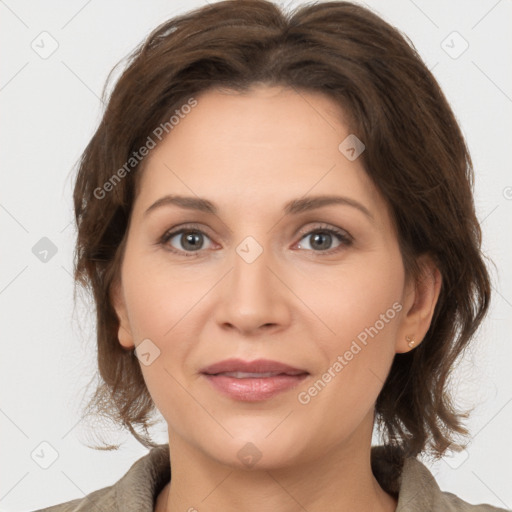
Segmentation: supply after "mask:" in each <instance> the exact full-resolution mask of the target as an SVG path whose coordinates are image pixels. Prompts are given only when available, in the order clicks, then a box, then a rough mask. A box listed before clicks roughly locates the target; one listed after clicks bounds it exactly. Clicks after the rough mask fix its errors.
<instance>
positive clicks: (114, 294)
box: [110, 281, 135, 350]
mask: <svg viewBox="0 0 512 512" xmlns="http://www.w3.org/2000/svg"><path fill="white" fill-rule="evenodd" d="M110 300H111V303H112V307H113V308H114V310H115V312H116V315H117V319H118V322H119V327H118V334H117V338H118V341H119V343H120V344H121V346H122V347H123V348H125V349H126V350H132V349H133V348H134V347H135V344H134V343H133V337H132V334H131V328H130V323H129V321H128V314H127V311H126V304H125V301H124V297H123V292H122V289H121V284H120V283H119V281H115V282H114V283H112V286H111V292H110Z"/></svg>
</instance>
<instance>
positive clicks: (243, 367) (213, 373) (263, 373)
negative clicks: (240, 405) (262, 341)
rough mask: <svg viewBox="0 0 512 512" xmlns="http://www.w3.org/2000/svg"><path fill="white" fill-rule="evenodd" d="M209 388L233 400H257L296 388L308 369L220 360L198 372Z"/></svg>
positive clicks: (255, 362) (268, 363)
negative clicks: (210, 386) (208, 384)
mask: <svg viewBox="0 0 512 512" xmlns="http://www.w3.org/2000/svg"><path fill="white" fill-rule="evenodd" d="M200 373H201V374H202V375H204V376H205V378H206V379H207V380H208V382H209V383H210V384H211V385H212V387H213V388H214V389H215V390H216V391H218V392H220V393H221V394H223V395H225V396H228V397H229V398H232V399H234V400H240V401H244V402H260V401H262V400H268V399H270V398H272V397H273V396H275V395H277V394H279V393H282V392H284V391H287V390H290V389H292V388H294V387H296V386H297V385H298V384H299V383H300V382H301V381H303V380H304V379H305V378H306V377H307V376H308V375H309V372H307V371H306V370H302V369H299V368H295V367H292V366H289V365H286V364H283V363H279V362H277V361H270V360H267V359H258V360H255V361H243V360H241V359H228V360H225V361H220V362H219V363H215V364H213V365H210V366H208V367H206V368H203V369H202V370H201V372H200Z"/></svg>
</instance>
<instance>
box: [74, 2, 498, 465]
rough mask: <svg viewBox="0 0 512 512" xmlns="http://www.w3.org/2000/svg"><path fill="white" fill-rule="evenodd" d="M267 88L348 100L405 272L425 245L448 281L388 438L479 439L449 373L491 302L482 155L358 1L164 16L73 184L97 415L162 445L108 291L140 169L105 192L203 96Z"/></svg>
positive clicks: (388, 31) (407, 368)
mask: <svg viewBox="0 0 512 512" xmlns="http://www.w3.org/2000/svg"><path fill="white" fill-rule="evenodd" d="M258 83H261V84H269V85H284V86H288V87H292V88H293V89H295V90H297V91H301V90H302V91H315V92H321V93H324V94H326V95H328V96H329V97H330V98H332V99H333V100H334V101H336V102H337V103H338V104H340V106H341V107H342V108H343V109H344V112H345V113H347V114H348V116H349V119H350V129H351V132H352V133H354V134H357V136H358V138H360V139H361V140H362V141H363V142H364V144H365V145H366V150H365V152H364V153H363V155H362V158H363V164H364V167H365V169H366V171H367V173H368V175H369V176H370V178H371V179H372V180H373V182H374V183H375V185H376V186H377V188H378V189H379V191H380V192H381V194H382V195H383V197H384V198H385V199H386V201H387V202H388V204H389V206H390V208H391V212H392V215H393V220H394V223H395V225H396V228H397V233H398V238H399V244H400V248H401V252H402V255H403V261H404V266H405V270H406V273H407V275H409V276H410V275H412V276H414V277H418V276H419V275H420V271H421V269H420V268H419V267H418V265H417V264H416V258H417V257H418V256H419V255H421V254H425V253H428V254H430V255H431V257H432V258H433V259H434V261H435V263H436V264H437V266H438V268H439V270H440V272H441V275H442V288H441V292H440V297H439V300H438V303H437V305H436V308H435V311H434V316H433V319H432V322H431V325H430V328H429V330H428V332H427V334H426V337H425V339H424V340H423V342H422V343H421V344H420V345H419V346H418V347H417V348H415V349H414V350H412V351H410V352H407V353H404V354H397V355H396V356H395V358H394V361H393V364H392V367H391V371H390V373H389V376H388V378H387V380H386V382H385V383H384V386H383V389H382V391H381V393H380V395H379V397H378V399H377V403H376V409H375V412H376V420H377V422H378V426H379V428H380V429H381V433H382V434H383V436H384V439H385V444H386V446H391V445H394V446H398V447H399V448H400V452H401V454H402V457H403V456H416V455H417V454H419V453H420V452H423V451H426V450H430V451H431V452H432V453H433V454H434V456H438V457H440V456H441V455H442V454H443V453H444V452H445V451H446V449H447V448H448V447H449V446H450V444H452V443H453V445H452V446H451V448H453V449H455V450H457V449H460V446H461V445H459V444H457V443H455V442H454V435H456V434H459V435H462V436H464V435H468V431H467V430H466V428H465V427H464V426H463V425H462V418H464V417H467V413H464V414H461V413H459V412H457V411H456V409H455V407H454V404H453V402H452V400H451V398H450V395H449V394H448V393H447V383H448V378H449V376H450V374H451V370H452V368H453V367H454V365H455V362H456V361H457V360H458V358H459V356H461V355H462V353H463V351H464V349H465V348H466V346H467V345H468V342H469V341H470V339H471V338H472V337H473V335H474V333H475V331H476V329H477V327H478V326H479V324H480V323H481V321H482V319H483V317H484V315H485V313H486V311H487V309H488V306H489V300H490V280H489V275H488V272H487V270H486V267H485V264H484V261H483V256H482V253H481V250H480V246H481V231H480V226H479V223H478V220H477V218H476V215H475V210H474V203H473V196H472V188H473V171H472V163H471V159H470V156H469V153H468V150H467V148H466V145H465V141H464V138H463V135H462V133H461V131H460V129H459V126H458V124H457V122H456V119H455V117H454V114H453V112H452V110H451V109H450V107H449V105H448V103H447V101H446V99H445V96H444V95H443V93H442V91H441V90H440V88H439V85H438V84H437V82H436V80H435V79H434V77H433V75H432V74H431V73H430V71H429V70H428V69H427V67H426V66H425V64H424V63H423V62H422V60H421V59H420V57H419V56H418V54H417V52H416V50H415V49H414V47H413V45H412V43H408V42H407V40H406V39H405V38H404V36H402V35H401V34H400V32H399V31H398V30H397V29H395V28H393V27H392V26H390V25H389V24H387V23H386V22H384V21H383V20H382V19H381V18H380V17H378V16H377V15H376V14H374V13H372V12H371V11H370V10H368V9H365V8H363V7H360V6H358V5H355V4H352V3H349V2H325V3H320V4H309V5H307V4H306V5H303V6H300V7H299V8H297V9H296V10H295V11H294V12H292V13H289V14H286V13H283V12H281V11H280V10H279V9H278V7H277V6H275V5H274V4H272V3H270V2H267V1H264V0H243V1H230V0H228V1H222V2H218V3H215V4H213V5H208V6H205V7H203V8H200V9H198V10H195V11H193V12H190V13H187V14H184V15H181V16H179V17H176V18H174V19H171V20H169V21H167V22H165V23H163V24H162V25H160V26H159V27H157V28H156V29H155V30H154V31H153V32H152V33H151V34H150V35H149V36H148V38H147V40H146V41H145V42H143V43H142V44H141V45H140V46H139V47H137V48H136V49H135V51H134V52H133V53H132V54H131V55H130V56H129V61H128V64H127V67H126V69H125V71H124V72H123V74H122V76H121V77H120V78H119V80H118V81H117V83H116V85H115V87H114V89H113V91H112V92H111V94H110V97H109V98H108V103H107V106H106V110H105V112H104V115H103V118H102V120H101V123H100V125H99V127H98V129H97V131H96V133H95V134H94V136H93V137H92V140H91V141H90V143H89V145H88V146H87V148H86V150H85V152H84V153H83V155H82V158H81V161H80V164H79V169H78V175H77V180H76V186H75V190H74V204H75V214H76V222H77V226H78V237H77V244H76V252H75V279H76V282H77V283H80V284H81V285H82V286H84V287H85V288H87V289H90V290H91V291H92V294H93V297H94V300H95V304H96V317H97V343H98V365H99V376H100V381H99V384H98V387H97V389H96V391H95V394H94V396H93V397H92V399H91V401H90V402H89V404H88V408H87V411H88V412H96V413H97V414H99V415H103V416H105V417H110V418H112V419H114V421H116V422H117V423H119V424H121V425H123V426H124V427H126V428H127V429H129V430H130V432H132V434H133V435H135V437H136V438H137V439H138V440H139V441H141V442H142V443H143V444H145V445H146V446H154V443H152V441H151V439H150V437H149V434H148V430H147V429H148V426H149V425H150V424H151V423H150V415H151V413H153V412H154V411H155V408H154V404H153V401H152V399H151V396H150V394H149V392H148V390H147V388H146V385H145V382H144V380H143V377H142V373H141V370H140V366H139V362H138V360H137V358H136V357H135V356H134V355H133V352H132V351H129V352H128V351H126V350H124V349H123V348H122V347H121V345H120V343H119V342H118V339H117V334H118V333H117V331H118V325H119V324H118V318H117V316H116V313H115V310H114V308H113V306H112V303H111V299H110V292H111V285H112V283H113V282H114V280H116V279H117V278H119V270H120V263H121V259H122V254H123V251H124V246H125V242H126V235H127V226H128V222H129V218H130V214H131V209H132V205H133V201H134V198H135V195H136V193H137V180H138V175H140V173H141V171H142V169H141V166H140V165H134V166H133V169H131V170H130V172H125V173H124V174H125V175H124V176H123V178H122V179H118V180H117V181H116V183H115V186H111V187H108V188H109V191H108V193H103V192H102V196H104V197H102V198H100V199H99V198H98V196H99V193H98V190H100V189H101V190H106V189H107V188H106V187H105V186H104V185H105V184H106V183H107V182H108V181H109V180H112V177H113V175H114V173H115V171H116V170H118V169H120V168H122V167H123V166H125V169H126V165H125V164H126V162H127V161H128V160H129V159H130V158H131V157H133V155H134V154H136V152H137V150H138V149H139V148H141V147H142V146H144V144H145V143H146V142H147V138H148V136H149V135H150V134H151V133H153V131H154V129H155V127H158V126H159V125H161V124H162V123H165V122H166V121H168V119H169V117H170V114H171V113H172V112H174V111H175V110H176V109H177V108H179V107H180V106H182V105H184V104H185V103H186V102H187V100H189V99H190V98H191V97H193V96H194V95H195V94H199V93H200V92H202V91H206V90H207V89H211V88H213V87H226V88H229V89H233V90H238V91H244V90H247V89H248V88H250V87H251V86H253V85H255V84H258ZM104 96H105V93H104ZM340 142H341V141H340ZM118 176H119V175H118ZM110 182H111V183H112V181H110Z"/></svg>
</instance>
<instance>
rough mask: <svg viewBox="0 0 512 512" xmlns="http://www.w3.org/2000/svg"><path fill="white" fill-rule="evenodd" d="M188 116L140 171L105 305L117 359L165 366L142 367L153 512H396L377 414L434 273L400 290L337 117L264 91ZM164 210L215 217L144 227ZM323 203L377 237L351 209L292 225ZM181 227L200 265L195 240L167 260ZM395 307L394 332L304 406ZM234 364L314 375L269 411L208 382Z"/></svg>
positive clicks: (371, 194)
mask: <svg viewBox="0 0 512 512" xmlns="http://www.w3.org/2000/svg"><path fill="white" fill-rule="evenodd" d="M196 99H197V101H198V104H197V106H196V107H195V108H194V109H192V111H191V112H190V113H189V114H188V115H187V116H186V117H185V118H184V119H182V120H180V122H179V124H178V125H176V126H175V127H174V128H173V130H172V131H171V132H170V134H169V135H168V136H167V137H166V138H165V139H163V141H162V142H161V143H160V144H159V145H158V146H157V147H156V148H155V149H153V150H152V151H151V153H150V155H149V156H148V157H147V160H146V161H145V169H144V171H143V172H144V174H143V176H142V181H141V184H140V190H139V193H138V195H137V197H136V200H135V203H134V207H133V211H132V216H131V219H130V225H129V231H128V241H127V246H126V252H125V255H124V259H123V263H122V272H121V280H120V282H118V283H116V285H115V287H114V289H113V302H114V306H115V308H116V312H117V314H118V317H119V319H120V328H119V342H120V343H121V344H122V346H123V347H125V348H126V349H127V350H129V349H133V348H134V347H136V346H137V345H138V344H139V343H141V342H142V340H144V339H147V338H149V339H150V340H151V342H152V343H154V345H156V346H157V347H158V349H159V350H160V355H159V357H157V358H156V359H155V360H154V361H153V362H152V363H151V364H150V365H148V366H145V365H141V367H142V371H143V375H144V378H145V381H146V383H147V386H148V389H149V392H150V393H151V396H152V397H153V400H154V402H155V404H156V407H157V408H158V409H159V411H160V412H161V413H162V415H163V417H164V418H165V420H166V422H167V424H168V429H169V446H170V453H171V461H172V465H171V466H172V475H173V476H172V483H171V484H170V485H167V486H166V487H165V488H164V490H163V491H162V493H161V494H160V495H159V498H158V501H157V504H156V510H157V511H164V510H167V511H171V510H173V511H174V510H188V509H189V508H191V507H196V508H199V509H200V510H201V511H210V510H211V511H214V510H224V511H230V510H244V511H252V510H254V511H260V510H262V506H263V504H264V507H265V509H266V510H280V511H296V510H303V509H302V508H301V507H304V508H305V509H307V510H310V511H317V510H323V511H330V510H359V511H370V510H372V511H392V510H395V508H396V500H395V499H394V498H393V497H392V496H390V495H388V494H387V493H385V492H384V490H383V489H381V487H380V486H379V484H378V482H377V481H376V479H375V478H374V476H373V474H372V472H371V467H370V448H371V435H372V429H373V420H374V412H373V409H374V404H375V400H376V398H377V396H378V394H379V392H380V390H381V389H382V386H383V383H384V380H385V378H386V376H387V374H388V372H389V369H390V366H391V363H392V361H393V357H394V355H395V353H397V352H405V351H408V350H411V348H410V347H409V346H408V345H407V340H406V336H411V337H414V339H415V340H416V345H415V346H417V345H418V344H419V343H420V342H421V340H422V339H423V337H424V335H425V334H426V332H427V330H428V327H429V325H430V321H431V318H432V314H433V311H434V307H435V303H436V301H437V298H438V295H439V289H440V285H441V278H440V275H439V272H438V271H437V269H436V268H435V267H434V265H433V264H432V263H431V261H430V260H429V259H428V258H426V257H425V258H423V261H422V263H423V264H424V268H425V269H426V273H425V275H426V276H427V277H424V278H423V279H419V280H418V281H417V282H414V281H412V280H409V279H406V276H405V272H404V267H403V262H402V258H401V254H400V250H399V246H398V240H397V235H396V231H395V229H394V226H393V223H392V220H391V216H390V213H389V210H388V207H387V205H386V203H385V201H384V199H383V198H382V196H381V195H380V194H379V193H378V191H377V189H376V188H375V186H374V185H373V183H372V182H371V181H370V179H369V178H368V176H367V174H366V173H365V171H364V169H363V166H362V162H361V159H356V160H354V161H349V160H348V159H347V158H346V157H345V156H344V155H343V154H342V153H341V152H340V150H339V149H338V146H339V144H340V143H341V142H342V141H343V140H344V139H345V138H346V137H347V136H348V135H349V134H350V131H349V128H348V126H347V125H346V124H345V123H344V122H343V112H342V111H341V110H340V107H339V106H338V105H337V104H336V103H334V102H333V101H332V100H331V99H329V98H327V97H325V96H323V95H321V94H316V93H310V92H304V91H302V92H298V91H294V90H293V89H289V88H281V87H268V86H263V85H259V86H257V87H254V88H252V89H251V90H250V92H247V93H243V94H241V93H235V92H233V91H226V90H224V91H219V90H217V91H213V90H210V91H207V92H204V93H202V94H201V95H199V96H197V97H196ZM166 194H180V195H186V196H193V197H201V198H206V199H208V200H210V201H211V202H213V203H215V205H217V207H218V212H217V214H216V215H212V214H209V213H205V212H199V211H194V210H187V209H183V208H180V207H178V206H175V205H167V206H163V207H161V208H155V209H154V210H153V211H151V213H148V214H147V215H144V212H145V211H146V210H147V208H149V206H150V205H152V204H153V203H154V202H155V201H156V200H158V199H159V198H161V197H162V196H164V195H166ZM322 194H328V195H332V194H336V195H342V196H344V197H348V198H350V199H352V200H355V201H358V202H359V203H361V204H363V205H364V206H365V207H366V208H367V209H368V210H369V212H370V213H371V215H372V217H373V219H370V218H369V217H367V216H366V215H365V214H364V213H362V212H361V211H360V210H358V209H357V208H354V207H351V206H348V205H329V206H324V207H322V208H319V209H315V210H311V211H308V212H302V213H299V214H295V215H288V216H286V215H284V213H283V206H284V204H285V203H286V202H288V201H290V200H292V199H298V198H302V197H304V196H305V195H307V196H308V197H310V196H316V195H322ZM186 223H194V224H195V225H194V226H192V227H190V229H191V230H194V229H196V230H197V229H199V230H201V231H203V232H204V233H205V235H204V238H203V239H201V235H200V234H197V235H196V236H198V237H199V242H198V245H199V247H200V250H199V251H194V250H193V249H190V245H187V240H186V239H185V235H175V236H174V237H173V238H172V239H170V240H168V241H167V242H162V243H159V241H160V240H161V239H162V237H163V235H164V234H165V233H166V232H168V231H170V230H171V228H173V230H177V229H179V228H180V227H183V225H184V224H186ZM187 227H189V226H187ZM326 227H327V228H339V229H341V230H344V231H345V232H347V233H348V234H349V235H350V237H351V239H352V242H351V243H345V242H340V241H339V240H338V239H337V238H336V236H334V235H333V236H332V240H331V241H329V239H327V241H325V242H322V241H321V240H320V241H315V233H313V234H311V231H313V230H316V229H319V230H320V231H321V228H326ZM307 233H310V234H309V235H307ZM248 236H251V237H253V238H254V239H255V240H256V241H257V243H258V244H259V246H261V248H262V249H263V252H262V253H261V254H260V255H259V257H258V258H256V259H255V260H254V261H253V262H252V263H247V261H245V260H244V259H243V258H242V257H241V256H240V255H239V254H238V253H237V251H236V249H237V247H238V246H239V244H240V243H241V242H242V241H243V240H244V239H245V238H246V237H248ZM201 244H202V245H201ZM322 244H325V245H322ZM172 248H174V249H175V250H176V251H178V252H179V253H180V254H178V253H173V252H171V249H172ZM187 250H188V253H189V254H192V256H191V257H187V256H185V253H186V252H187ZM251 250H254V249H251ZM393 304H399V305H400V306H401V310H400V311H399V312H397V313H396V315H394V318H393V319H391V320H388V322H385V324H384V327H383V328H381V329H380V330H378V334H377V335H375V336H374V337H373V338H370V337H369V338H368V343H367V345H366V346H362V345H361V344H359V345H361V347H362V348H361V350H360V351H359V352H358V353H357V354H356V355H354V356H353V358H352V359H351V360H350V361H348V363H347V364H346V365H344V366H343V369H342V370H341V371H338V372H335V375H336V376H335V377H333V378H332V379H331V380H330V382H329V383H328V384H327V385H326V386H325V387H324V388H323V389H322V390H321V391H320V392H319V393H318V394H317V395H316V396H314V397H312V398H311V400H310V401H309V403H307V404H302V403H300V402H299V400H298V395H299V393H300V392H301V391H302V392H304V391H307V390H308V388H309V387H310V386H312V384H313V383H314V382H315V381H317V380H318V379H319V378H321V377H322V375H323V374H324V373H325V372H326V371H327V370H328V368H329V367H331V368H332V366H333V363H335V361H337V360H338V359H337V358H338V356H339V355H343V354H344V353H345V352H346V351H347V350H349V349H350V347H351V344H352V342H353V340H355V339H357V336H358V334H360V333H361V332H362V331H364V330H365V328H368V327H370V326H374V325H376V322H377V321H378V320H379V319H381V318H382V317H381V315H382V314H386V311H387V310H389V309H390V308H392V306H393ZM386 318H388V317H386ZM379 325H380V324H379ZM231 357H237V358H241V359H245V360H248V361H250V360H254V359H259V358H266V359H272V360H277V361H280V362H283V363H286V364H289V365H291V366H294V367H297V368H301V369H305V370H306V371H308V372H309V374H310V375H309V376H308V377H307V379H306V380H305V381H303V382H302V383H301V384H300V385H299V386H298V387H296V388H294V389H292V390H289V391H286V392H284V393H281V394H279V395H277V396H275V397H273V398H271V399H269V400H266V401H263V402H258V403H255V402H240V401H236V400H233V399H231V398H229V397H226V396H223V395H221V394H219V393H218V392H217V391H216V390H214V389H213V388H212V386H210V384H209V382H207V381H206V379H205V378H204V376H202V375H201V374H200V373H199V370H200V369H201V368H203V367H205V366H206V365H209V364H212V363H215V362H218V361H221V360H224V359H227V358H231ZM247 443H252V444H253V445H254V446H255V447H256V448H257V451H258V452H259V454H260V455H261V457H260V459H259V460H258V461H257V462H256V464H254V465H253V466H252V467H248V466H247V465H246V464H245V463H244V462H243V460H241V459H240V458H239V457H238V456H237V453H238V452H239V450H240V449H241V448H242V447H244V446H245V445H246V444H247ZM252 449H253V448H252ZM253 450H254V449H253Z"/></svg>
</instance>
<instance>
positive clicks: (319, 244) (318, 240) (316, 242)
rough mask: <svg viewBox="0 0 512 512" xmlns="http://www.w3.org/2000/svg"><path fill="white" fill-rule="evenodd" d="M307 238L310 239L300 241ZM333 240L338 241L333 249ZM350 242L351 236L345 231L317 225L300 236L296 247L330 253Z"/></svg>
mask: <svg viewBox="0 0 512 512" xmlns="http://www.w3.org/2000/svg"><path fill="white" fill-rule="evenodd" d="M308 238H309V239H310V241H308V242H306V243H302V240H307V239H308ZM333 242H337V243H338V245H336V246H335V247H334V249H333V248H332V244H333ZM351 244H352V238H351V237H350V235H348V233H346V232H345V231H342V230H340V229H335V228H330V227H319V228H316V229H314V230H312V231H309V232H308V233H306V234H305V235H304V236H303V237H302V238H301V242H300V243H299V245H298V247H300V248H301V249H306V250H310V251H314V252H320V253H322V254H331V253H333V252H337V251H339V250H341V249H342V248H343V246H349V245H351ZM326 251H327V252H326Z"/></svg>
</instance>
